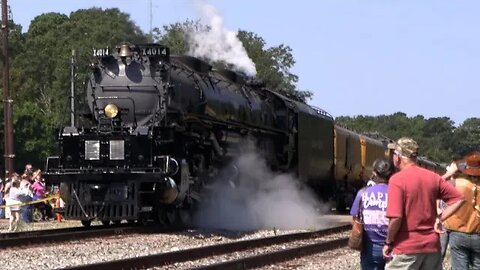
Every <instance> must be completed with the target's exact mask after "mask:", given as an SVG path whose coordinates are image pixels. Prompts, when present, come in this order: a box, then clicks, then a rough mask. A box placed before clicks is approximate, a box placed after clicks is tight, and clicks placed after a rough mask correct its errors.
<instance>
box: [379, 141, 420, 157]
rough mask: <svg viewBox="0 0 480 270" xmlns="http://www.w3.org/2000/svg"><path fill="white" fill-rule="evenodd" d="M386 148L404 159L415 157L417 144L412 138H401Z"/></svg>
mask: <svg viewBox="0 0 480 270" xmlns="http://www.w3.org/2000/svg"><path fill="white" fill-rule="evenodd" d="M387 147H388V148H389V149H393V150H395V151H397V152H398V154H400V155H402V156H405V157H416V156H417V155H418V148H419V147H418V144H417V142H416V141H415V140H414V139H412V138H408V137H402V138H400V139H398V141H397V142H395V143H389V144H388V146H387Z"/></svg>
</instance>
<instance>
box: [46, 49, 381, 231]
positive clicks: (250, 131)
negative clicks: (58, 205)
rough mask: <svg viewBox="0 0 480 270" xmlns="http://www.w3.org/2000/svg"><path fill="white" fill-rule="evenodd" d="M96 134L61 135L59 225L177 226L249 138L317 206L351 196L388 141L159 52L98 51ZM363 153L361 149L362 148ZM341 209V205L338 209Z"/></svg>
mask: <svg viewBox="0 0 480 270" xmlns="http://www.w3.org/2000/svg"><path fill="white" fill-rule="evenodd" d="M94 56H95V58H96V61H95V64H94V65H93V72H92V74H91V77H90V79H89V81H88V88H87V102H88V105H89V108H90V111H91V114H92V116H93V119H94V121H93V123H94V124H92V125H91V126H85V127H73V126H68V127H63V128H62V129H60V131H59V133H58V151H59V152H58V156H53V157H50V158H48V160H47V168H46V174H45V178H46V180H47V181H48V182H50V183H58V184H60V193H61V198H62V199H63V200H64V201H65V203H66V209H65V213H64V214H65V216H66V217H67V218H69V219H78V220H81V221H82V223H83V224H84V225H86V226H88V225H90V223H91V221H92V220H101V221H102V222H103V223H105V224H106V223H110V222H120V221H121V220H129V221H135V220H139V221H144V220H147V219H150V218H152V217H153V218H155V219H157V220H158V221H160V222H163V223H167V224H168V223H173V222H176V219H177V218H178V217H179V216H181V213H182V211H183V210H185V209H189V208H190V207H191V206H192V205H194V204H195V203H196V202H197V201H200V200H202V190H203V189H204V187H205V186H206V185H208V184H209V181H211V179H213V178H215V177H216V176H218V175H219V173H220V171H222V170H223V169H224V168H225V167H227V168H228V167H229V168H230V170H228V171H229V172H230V173H228V175H229V177H232V178H234V177H236V174H237V173H239V172H238V171H237V170H236V169H235V165H233V163H232V161H233V160H234V158H235V157H236V156H237V155H238V154H239V152H240V151H244V150H245V148H248V147H250V146H251V145H252V144H251V143H250V142H251V141H252V140H253V141H254V144H253V145H254V147H255V149H256V151H260V152H261V154H262V156H263V157H264V158H265V159H266V161H267V164H268V165H269V166H270V167H271V168H272V169H273V170H276V171H282V172H291V173H294V174H295V175H296V176H297V178H298V179H299V181H301V182H303V183H306V184H309V185H310V186H312V187H313V188H314V189H315V190H316V191H317V192H318V193H319V194H320V195H322V196H323V197H324V198H328V197H329V196H330V197H331V196H332V195H335V196H336V198H337V199H338V198H345V197H346V196H343V195H341V194H346V193H353V192H354V190H355V189H356V188H358V187H359V186H361V185H363V183H364V182H363V181H364V180H365V179H367V178H368V177H369V176H370V172H371V168H370V167H369V164H371V162H372V161H373V159H374V158H376V157H378V156H383V155H388V154H389V153H388V152H387V150H386V147H385V143H384V142H380V141H378V140H372V139H368V138H366V137H364V136H361V135H359V134H355V133H353V132H350V131H346V130H343V129H341V128H336V127H335V125H334V120H333V118H332V117H331V116H330V115H329V114H328V113H326V112H325V111H323V110H321V109H317V108H314V107H311V106H308V105H306V104H304V103H301V102H298V101H296V100H292V99H289V98H287V97H285V96H282V95H280V94H278V93H276V92H273V91H271V90H269V89H267V88H265V87H264V86H262V85H261V84H259V83H255V82H252V81H249V80H247V79H246V78H245V77H243V76H241V75H239V74H237V73H235V72H233V71H231V70H227V69H220V70H214V69H212V66H211V65H209V64H208V63H206V62H204V61H202V60H200V59H197V58H194V57H190V56H175V55H170V53H169V49H168V48H167V47H164V46H161V45H158V44H146V45H131V44H121V45H119V46H117V47H116V48H115V50H113V51H110V50H109V49H98V50H94ZM357 146H358V149H357ZM341 200H342V201H344V200H343V199H341Z"/></svg>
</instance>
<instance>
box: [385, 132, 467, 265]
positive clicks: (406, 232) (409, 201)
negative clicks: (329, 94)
mask: <svg viewBox="0 0 480 270" xmlns="http://www.w3.org/2000/svg"><path fill="white" fill-rule="evenodd" d="M388 148H390V149H392V150H393V164H394V165H395V167H396V168H397V169H398V170H399V171H398V172H397V173H396V174H394V175H393V176H392V177H391V178H390V182H389V185H388V191H387V194H388V203H387V214H386V216H387V217H388V218H389V224H388V232H387V239H386V241H385V246H384V247H383V256H385V257H386V258H387V260H389V262H388V263H387V265H386V269H442V260H441V255H440V240H439V236H438V233H437V231H436V230H435V227H436V226H437V225H438V224H440V222H443V221H444V220H446V219H447V218H448V217H450V216H451V215H452V214H453V213H454V212H455V211H456V210H457V209H458V208H459V207H460V206H461V204H462V203H463V196H462V194H461V193H460V192H458V191H457V190H456V189H455V187H453V186H452V185H451V184H449V183H447V182H446V181H445V180H444V179H443V178H442V177H440V175H438V174H436V173H434V172H432V171H429V170H427V169H424V168H422V167H420V166H417V163H416V161H417V155H418V144H417V142H415V141H414V140H413V139H411V138H407V137H403V138H400V139H399V140H398V141H397V142H396V143H392V144H389V145H388ZM437 199H441V200H443V201H445V202H446V203H447V205H448V206H447V207H446V208H445V210H444V211H443V212H442V213H441V214H440V215H437V207H436V201H437Z"/></svg>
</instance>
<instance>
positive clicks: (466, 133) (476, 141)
mask: <svg viewBox="0 0 480 270" xmlns="http://www.w3.org/2000/svg"><path fill="white" fill-rule="evenodd" d="M453 135H454V136H453V137H454V142H455V143H452V148H453V153H454V154H455V155H457V156H464V155H465V154H467V153H468V152H471V151H473V150H478V149H480V118H468V119H466V120H465V121H464V122H463V123H462V124H461V125H460V126H458V128H456V129H455V131H454V133H453Z"/></svg>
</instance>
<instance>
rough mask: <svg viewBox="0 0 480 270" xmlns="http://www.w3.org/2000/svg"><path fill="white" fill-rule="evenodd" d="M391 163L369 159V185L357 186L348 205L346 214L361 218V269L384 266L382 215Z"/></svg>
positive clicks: (384, 159) (385, 206)
mask: <svg viewBox="0 0 480 270" xmlns="http://www.w3.org/2000/svg"><path fill="white" fill-rule="evenodd" d="M393 171H394V166H393V163H392V162H391V161H390V160H389V159H387V158H379V159H376V160H375V161H374V162H373V176H372V179H371V181H372V182H373V184H372V185H370V186H367V187H365V188H364V189H362V190H360V191H359V192H358V193H357V196H356V197H355V201H354V202H353V205H352V207H351V209H352V210H351V211H350V215H352V216H353V218H354V219H355V218H357V217H360V218H361V220H362V221H363V224H364V225H363V229H364V237H363V240H362V251H361V252H360V264H361V266H362V270H381V269H385V259H384V258H383V256H382V248H383V245H384V244H385V238H386V237H387V225H388V221H387V218H386V217H385V211H386V208H387V183H388V179H390V176H391V175H392V174H393Z"/></svg>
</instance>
